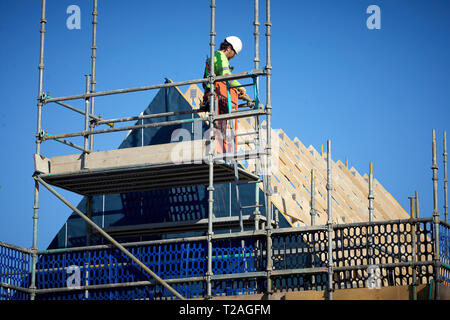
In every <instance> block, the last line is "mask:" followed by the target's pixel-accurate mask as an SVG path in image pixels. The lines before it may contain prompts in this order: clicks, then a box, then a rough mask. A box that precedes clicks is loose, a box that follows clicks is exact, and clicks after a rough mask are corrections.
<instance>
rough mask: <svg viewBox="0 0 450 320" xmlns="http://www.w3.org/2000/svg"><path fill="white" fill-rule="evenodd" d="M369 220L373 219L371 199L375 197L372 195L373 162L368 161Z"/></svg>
mask: <svg viewBox="0 0 450 320" xmlns="http://www.w3.org/2000/svg"><path fill="white" fill-rule="evenodd" d="M368 199H369V222H372V221H373V200H374V199H375V197H374V195H373V163H372V162H370V163H369V196H368Z"/></svg>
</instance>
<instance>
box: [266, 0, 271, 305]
mask: <svg viewBox="0 0 450 320" xmlns="http://www.w3.org/2000/svg"><path fill="white" fill-rule="evenodd" d="M265 26H266V67H265V70H266V115H267V129H266V135H267V138H266V163H265V166H266V170H265V172H264V179H266V183H265V185H266V188H265V190H264V191H265V193H266V218H267V220H268V223H267V225H266V229H267V268H266V271H267V297H268V299H270V297H271V294H272V292H273V289H272V278H271V277H272V264H273V262H272V197H271V193H272V191H271V159H270V157H271V154H272V138H271V134H272V126H271V114H272V112H271V110H272V105H271V103H272V101H271V92H270V89H271V88H270V86H271V76H272V65H271V57H270V37H271V27H272V23H271V21H270V0H266V22H265Z"/></svg>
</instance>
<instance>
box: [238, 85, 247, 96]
mask: <svg viewBox="0 0 450 320" xmlns="http://www.w3.org/2000/svg"><path fill="white" fill-rule="evenodd" d="M238 91H239V94H238V97H239V98H241V97H243V96H245V95H246V92H245V89H244V88H242V87H240V88H238Z"/></svg>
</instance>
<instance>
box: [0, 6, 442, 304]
mask: <svg viewBox="0 0 450 320" xmlns="http://www.w3.org/2000/svg"><path fill="white" fill-rule="evenodd" d="M210 8H211V29H210V59H211V60H210V65H214V52H215V46H216V44H215V35H216V33H215V10H216V4H215V0H211V4H210ZM265 9H266V21H265V26H266V33H265V37H266V65H265V67H264V70H261V69H260V66H259V63H260V58H259V35H260V33H259V26H260V22H259V0H255V1H254V22H253V25H254V41H255V47H254V50H255V52H254V69H253V70H251V71H249V72H241V73H235V74H233V75H227V76H217V75H215V74H214V70H211V74H210V76H209V77H208V78H202V79H195V80H189V81H183V82H167V83H164V84H158V85H149V86H142V87H136V88H127V89H118V90H111V91H96V90H95V86H96V50H97V45H96V39H97V32H96V27H97V24H98V22H97V15H98V11H97V0H93V13H92V16H93V21H92V25H93V34H92V46H91V48H92V56H91V59H92V60H91V72H90V74H89V75H86V86H85V91H84V93H82V94H78V95H73V96H63V97H50V96H49V95H48V94H46V93H45V92H44V89H43V73H44V44H45V32H46V31H45V24H46V22H47V21H46V0H42V11H41V21H40V23H41V30H40V60H39V87H38V103H37V132H36V152H35V155H34V157H35V165H36V169H37V170H36V172H35V174H34V176H33V177H34V180H35V188H34V206H33V208H34V213H33V241H32V248H31V249H24V248H18V247H15V246H12V245H9V244H4V243H0V255H2V256H4V257H6V259H5V261H6V263H5V264H4V265H2V266H0V267H1V268H0V269H2V270H0V271H1V273H0V293H1V294H2V295H4V296H6V297H7V298H10V299H11V298H14V299H28V298H29V299H32V300H34V299H36V298H38V299H39V298H41V297H42V298H44V299H45V298H61V297H63V298H64V297H65V298H69V299H105V298H109V299H119V298H129V299H142V298H151V299H171V298H178V299H185V298H205V299H212V298H213V297H215V296H217V295H237V294H264V295H265V296H266V297H267V298H268V299H270V298H271V297H272V295H273V294H274V293H275V292H279V291H283V290H284V291H287V290H291V289H292V288H293V287H294V288H297V290H298V288H302V290H324V291H325V292H326V297H327V299H330V300H331V299H333V292H334V291H335V290H336V289H342V288H361V287H370V286H372V285H376V286H378V287H383V286H393V285H410V286H412V287H413V288H415V291H414V292H415V293H414V295H413V298H414V299H416V298H417V290H416V289H417V286H418V285H420V284H427V285H429V284H431V283H434V297H435V298H436V299H439V297H440V291H439V290H440V287H441V284H442V283H443V284H444V285H446V286H450V266H449V263H450V253H449V252H450V250H449V244H450V239H449V229H450V225H449V224H448V221H447V213H446V214H445V221H443V220H441V219H440V215H439V211H438V205H437V169H438V168H437V164H436V138H435V132H434V131H433V163H432V170H433V190H434V201H435V206H434V211H433V217H432V218H420V217H419V207H418V195H417V194H416V196H415V197H414V199H415V201H416V202H415V205H413V204H412V205H411V218H410V219H404V220H392V221H373V200H374V195H373V189H372V188H373V187H372V179H373V175H372V164H371V165H370V176H369V198H368V200H369V215H368V217H369V219H368V222H365V223H352V224H335V223H333V219H332V218H333V215H332V192H333V186H332V179H331V177H332V172H331V167H332V166H331V141H328V143H327V154H326V156H327V187H326V189H327V191H328V194H327V204H328V209H327V215H328V216H327V223H326V224H325V225H316V224H315V215H316V212H315V210H314V193H315V192H314V190H315V187H314V172H311V226H305V227H297V228H278V227H277V226H278V223H277V218H276V216H275V217H274V214H275V215H277V213H276V210H274V208H273V207H272V200H271V197H272V188H271V174H270V172H271V171H270V170H271V155H272V150H271V145H272V143H271V114H272V106H271V74H272V66H271V27H272V23H271V11H270V0H266V8H265ZM259 77H265V79H266V103H265V106H262V105H260V104H259V97H258V96H259ZM233 79H251V80H252V81H253V82H252V83H251V84H249V85H253V88H254V94H255V97H254V98H255V101H254V103H252V104H249V103H247V104H245V105H241V106H240V107H241V108H239V109H238V110H236V111H231V110H230V112H229V113H226V114H217V112H216V110H217V99H216V98H215V97H216V96H217V93H216V92H215V85H214V84H215V83H217V82H219V81H225V82H226V81H230V80H233ZM201 83H208V84H209V88H210V89H209V90H210V95H209V110H207V112H206V116H199V117H198V118H193V117H192V118H190V119H186V120H173V121H161V122H157V123H150V124H135V125H132V126H122V127H114V124H116V123H122V122H127V121H134V120H144V119H150V118H160V117H166V116H173V115H183V114H199V112H198V111H197V110H192V111H189V112H166V113H159V114H150V115H140V116H135V117H126V118H119V119H102V118H101V117H99V116H96V115H95V99H96V97H101V96H107V95H116V94H123V93H132V92H142V91H148V90H155V89H163V88H171V87H179V86H184V85H191V84H201ZM71 100H84V104H85V108H84V110H81V109H78V108H76V107H73V106H71V105H70V104H68V103H67V101H71ZM49 103H56V104H58V105H60V106H63V107H65V108H68V109H70V110H72V111H74V112H77V113H80V114H82V115H84V131H82V132H73V133H65V134H57V135H49V134H47V133H46V132H45V131H44V130H43V128H42V123H41V119H42V111H43V106H44V105H46V104H49ZM262 116H265V117H266V137H265V142H266V143H265V146H264V147H263V144H262V140H263V137H262V135H261V132H260V130H259V129H260V125H261V121H260V117H262ZM250 117H253V118H255V122H254V124H255V128H254V129H255V131H254V132H250V133H246V134H254V135H255V149H254V150H250V151H248V150H247V151H244V152H239V151H237V148H235V147H233V151H232V152H225V153H222V154H221V153H217V152H216V150H215V146H216V141H215V140H216V139H217V135H216V134H215V130H214V129H215V127H214V126H215V123H217V122H218V121H230V120H235V119H240V118H250ZM195 121H201V122H204V123H206V124H207V125H208V126H209V131H208V136H207V139H206V140H202V141H201V145H202V147H203V146H207V147H206V148H205V150H206V153H201V154H200V156H199V157H198V158H196V159H194V160H196V161H193V162H191V163H188V164H174V163H168V162H163V161H162V162H154V163H152V162H151V161H146V162H142V163H128V164H126V165H125V164H124V163H120V162H119V163H118V164H117V165H116V166H104V167H101V166H100V167H95V166H94V164H95V161H96V160H95V159H96V157H97V156H99V152H94V136H95V135H97V134H103V133H111V132H118V131H128V130H135V129H146V128H155V127H163V126H171V125H176V124H181V123H187V122H195ZM230 122H232V121H230ZM100 125H109V127H110V128H107V129H96V127H97V126H100ZM232 133H233V139H232V141H235V139H234V136H235V135H237V133H235V132H233V130H232ZM73 137H83V140H84V145H83V146H79V145H76V144H75V143H73V142H71V141H69V140H67V139H68V138H73ZM50 140H53V141H57V142H60V143H63V144H65V145H67V146H70V147H72V148H75V149H77V150H79V151H82V153H81V155H80V154H77V156H78V157H77V161H78V162H77V164H76V167H77V168H79V170H72V171H71V172H66V171H62V172H57V171H52V170H53V167H54V166H53V165H52V160H51V159H46V158H45V157H44V156H43V155H41V144H42V143H43V142H45V141H50ZM148 148H149V149H148V150H147V149H144V148H141V149H140V150H139V152H140V153H145V152H151V151H152V150H151V148H152V146H148ZM445 148H446V147H445ZM146 150H147V151H146ZM111 152H114V151H111ZM130 152H132V151H130ZM444 154H445V160H444V161H446V149H444ZM240 159H254V160H255V163H256V165H255V172H248V171H246V170H243V169H242V168H239V167H238V164H237V160H240ZM191 160H192V159H191ZM445 166H446V162H445ZM48 168H51V170H50V169H48ZM183 172H189V173H190V175H189V176H188V179H182V178H180V175H181V174H182V173H183ZM445 172H446V170H445ZM99 177H101V178H102V179H104V181H100V179H99ZM232 181H233V182H235V183H236V187H237V188H238V186H239V183H241V182H242V183H250V184H255V204H254V205H252V206H241V204H240V201H239V198H238V200H237V202H238V203H239V212H238V216H239V217H238V220H237V221H236V219H235V220H234V221H231V220H232V219H231V220H230V219H229V220H227V219H225V220H223V221H222V220H220V219H218V218H216V217H215V215H214V210H213V209H214V206H213V204H214V191H215V190H214V184H215V183H226V182H232ZM445 182H446V178H445ZM190 184H202V185H207V186H208V187H207V191H208V210H207V212H208V217H207V219H205V220H204V221H203V222H202V223H203V226H206V225H207V231H206V233H205V235H202V236H190V237H178V238H174V239H161V240H152V241H140V242H133V243H119V242H118V241H117V240H115V239H114V238H113V237H112V236H111V235H110V234H109V233H108V232H106V231H105V230H104V229H102V228H101V227H99V226H98V225H97V224H95V223H94V222H93V220H92V216H91V214H92V197H93V196H94V195H98V194H114V193H122V192H123V193H124V192H131V191H140V190H149V189H158V188H163V187H170V186H183V185H190ZM261 184H262V185H261ZM41 185H42V186H44V187H45V188H46V189H47V190H49V191H50V192H51V193H52V194H54V195H55V196H56V197H57V198H58V199H59V200H61V201H62V202H63V203H64V204H66V205H67V206H68V207H69V208H70V209H72V210H73V211H74V212H75V213H76V214H78V215H79V216H80V217H81V218H82V219H83V220H84V221H85V222H86V225H87V226H88V228H89V230H88V232H87V241H86V244H87V245H86V246H85V247H77V248H61V249H52V250H38V248H37V223H38V212H39V192H40V186H41ZM52 186H58V187H61V188H64V189H67V190H70V191H71V192H75V193H78V194H82V195H85V196H87V199H88V206H87V212H86V213H83V212H82V211H80V210H79V209H78V208H77V207H75V206H74V205H73V204H71V203H70V202H69V201H68V200H67V199H65V198H64V197H63V196H62V195H61V194H60V193H58V192H57V191H56V190H55V189H54V188H53V187H52ZM260 187H262V190H263V191H264V205H262V204H260V203H259V188H260ZM445 188H446V185H445ZM236 195H237V196H238V197H239V190H238V189H236ZM411 201H412V202H411V203H413V199H412V200H411ZM263 206H264V207H265V212H264V215H261V214H260V212H259V208H260V207H263ZM249 207H251V208H254V214H253V217H252V218H253V219H254V220H255V221H257V222H256V223H255V224H254V225H252V224H249V220H250V219H249V218H246V217H244V215H243V213H242V208H249ZM445 209H446V210H447V204H446V205H445ZM415 213H416V214H415ZM258 221H261V222H262V223H261V224H259V223H258ZM231 222H234V223H238V226H239V231H237V232H233V233H226V234H220V233H215V232H214V231H215V230H216V229H215V228H214V227H220V225H221V223H223V224H224V226H225V228H226V227H227V226H228V227H229V225H230V223H231ZM245 226H247V227H248V228H247V230H245ZM164 227H165V228H168V229H171V230H180V228H184V229H183V230H190V231H192V230H195V228H196V227H197V226H194V225H189V224H187V225H183V226H180V225H176V224H173V225H172V226H171V225H165V226H164ZM159 230H161V229H159ZM121 232H137V231H136V230H132V231H129V230H128V231H127V230H121ZM94 233H95V234H99V235H101V236H102V237H104V238H105V239H106V240H108V241H109V243H110V244H108V245H91V244H90V240H89V239H90V237H91V236H92V234H94ZM231 242H232V243H233V245H229V244H230V243H231ZM226 243H228V245H227V244H226ZM155 252H158V253H157V254H156V253H155ZM155 255H156V256H158V257H159V258H158V259H159V260H157V259H156V258H155ZM63 261H64V262H63ZM69 265H77V266H80V267H81V270H82V285H79V286H77V287H75V288H74V287H67V286H66V282H65V279H66V269H67V267H68V266H69ZM374 266H376V268H374ZM136 269H139V270H141V271H140V272H138V273H137V274H138V276H137V275H136V272H135V271H136ZM4 270H6V271H4ZM377 270H378V271H377ZM148 275H149V276H150V280H149V279H148V278H147V276H148ZM5 279H6V280H5ZM0 298H1V297H0Z"/></svg>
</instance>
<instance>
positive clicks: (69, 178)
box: [34, 140, 259, 196]
mask: <svg viewBox="0 0 450 320" xmlns="http://www.w3.org/2000/svg"><path fill="white" fill-rule="evenodd" d="M205 146H206V142H205V140H198V141H192V142H191V141H187V142H175V143H168V144H161V145H151V146H144V147H137V148H126V149H117V150H108V151H99V152H92V153H90V154H89V155H88V156H87V157H85V155H83V154H81V155H80V154H77V155H68V156H58V157H53V158H45V157H42V156H39V155H35V157H34V160H35V171H36V172H37V173H38V174H39V175H40V177H41V178H42V180H44V181H45V182H47V183H48V184H51V185H53V186H57V187H60V188H63V189H65V190H69V191H72V192H75V193H78V194H81V195H86V196H91V195H92V196H93V195H101V194H113V193H127V192H139V191H146V190H154V189H163V188H174V187H184V186H192V185H208V184H209V165H208V163H206V162H205V160H204V159H205V157H206V152H207V149H206V147H205ZM174 155H176V156H174ZM174 159H176V161H174ZM213 174H214V175H213V177H214V180H213V181H214V184H221V183H228V182H234V181H235V173H234V166H233V165H231V164H228V163H226V162H224V161H220V162H219V161H215V163H214V171H213ZM238 175H239V180H240V181H241V182H246V181H247V182H248V181H257V180H258V178H259V177H257V176H256V175H254V174H252V173H250V172H247V171H245V170H243V169H241V168H239V169H238Z"/></svg>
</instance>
